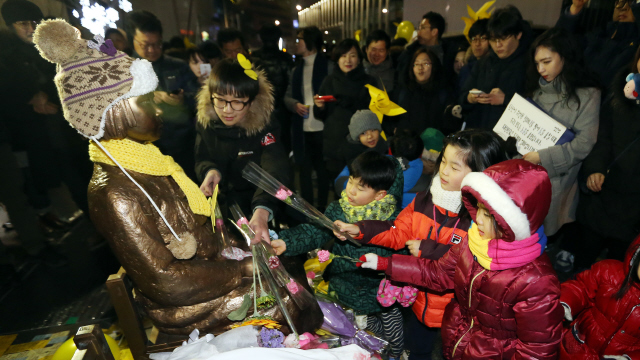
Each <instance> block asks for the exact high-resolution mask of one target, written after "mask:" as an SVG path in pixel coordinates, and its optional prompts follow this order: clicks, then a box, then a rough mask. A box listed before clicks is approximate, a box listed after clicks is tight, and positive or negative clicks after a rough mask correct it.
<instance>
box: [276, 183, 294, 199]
mask: <svg viewBox="0 0 640 360" xmlns="http://www.w3.org/2000/svg"><path fill="white" fill-rule="evenodd" d="M291 195H293V192H292V191H291V190H289V189H287V188H286V187H284V186H283V187H281V188H280V189H278V191H277V192H276V198H278V199H279V200H282V201H285V200H286V199H287V198H288V197H289V196H291Z"/></svg>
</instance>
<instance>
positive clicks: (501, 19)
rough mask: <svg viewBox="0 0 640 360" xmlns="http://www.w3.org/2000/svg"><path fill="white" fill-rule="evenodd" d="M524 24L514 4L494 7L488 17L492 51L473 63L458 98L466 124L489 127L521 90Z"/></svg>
mask: <svg viewBox="0 0 640 360" xmlns="http://www.w3.org/2000/svg"><path fill="white" fill-rule="evenodd" d="M525 24H526V23H525V22H524V21H523V20H522V16H521V15H520V13H519V11H518V10H517V9H516V8H515V7H505V8H501V9H498V10H496V11H495V12H494V13H493V15H492V16H491V19H490V20H489V24H488V30H489V44H490V46H491V48H492V50H493V51H492V52H491V53H490V54H489V55H487V56H486V57H485V58H483V59H482V60H480V61H478V64H477V65H475V66H474V68H473V71H472V72H471V76H470V77H469V79H468V80H467V82H466V83H465V85H464V86H463V87H462V90H461V91H460V98H459V99H458V100H459V103H460V104H461V105H462V109H463V114H464V120H465V121H466V123H467V125H466V126H467V127H470V128H480V129H486V130H492V129H493V127H494V126H495V124H496V123H497V122H498V120H499V119H500V116H502V113H503V112H504V109H505V108H506V107H507V104H509V101H511V98H512V97H513V95H514V94H515V93H516V92H520V93H521V92H522V91H523V90H524V83H525V65H526V61H527V60H526V52H527V49H528V48H529V42H530V39H531V29H530V28H529V27H528V24H526V25H525ZM470 91H473V92H474V93H471V92H470ZM479 92H482V93H479Z"/></svg>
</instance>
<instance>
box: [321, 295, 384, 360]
mask: <svg viewBox="0 0 640 360" xmlns="http://www.w3.org/2000/svg"><path fill="white" fill-rule="evenodd" d="M318 305H320V309H321V310H322V314H323V315H324V322H323V323H322V327H321V329H322V330H325V331H328V332H330V333H332V334H336V335H340V336H341V338H340V343H341V345H342V346H346V345H350V344H356V345H358V346H360V347H362V348H363V349H365V350H367V351H369V352H376V351H380V350H382V349H383V348H384V347H385V346H387V345H388V342H386V341H385V340H382V339H380V338H378V337H376V336H373V335H371V334H369V333H367V332H366V331H364V330H360V329H358V327H357V326H356V323H355V319H350V318H349V317H348V316H347V313H346V311H344V309H342V308H341V307H340V306H339V305H337V304H336V303H330V302H325V301H322V300H318Z"/></svg>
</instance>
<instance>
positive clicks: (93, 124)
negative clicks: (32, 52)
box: [33, 19, 158, 139]
mask: <svg viewBox="0 0 640 360" xmlns="http://www.w3.org/2000/svg"><path fill="white" fill-rule="evenodd" d="M33 42H34V43H35V45H36V48H37V49H38V50H39V51H40V55H42V57H43V58H45V59H47V60H49V61H50V62H52V63H55V64H57V65H58V66H57V68H58V74H57V75H56V77H55V79H54V82H55V84H56V87H57V88H58V94H59V96H60V100H61V102H62V109H63V112H64V117H65V119H67V121H68V122H69V123H70V124H71V126H72V127H73V128H75V129H76V130H77V131H78V132H79V133H80V134H82V135H84V136H85V137H94V138H96V139H100V138H101V137H102V136H103V135H104V122H105V115H106V113H107V110H109V109H110V108H111V107H112V106H113V105H115V104H116V103H118V102H119V101H121V100H124V99H128V98H131V97H134V96H140V95H144V94H147V93H149V92H151V91H154V90H155V89H156V87H157V86H158V78H157V77H156V74H155V72H154V71H153V67H152V66H151V63H150V62H148V61H147V60H143V59H135V60H134V59H133V58H131V57H129V56H127V55H126V54H125V53H123V52H121V51H117V50H116V48H115V47H114V46H113V43H112V42H111V40H107V41H104V39H103V38H102V37H101V36H99V35H97V36H96V37H95V41H91V40H89V41H87V40H82V39H81V38H80V32H79V31H78V30H77V29H76V28H74V27H73V26H71V25H70V24H69V23H67V22H66V21H64V20H61V19H55V20H45V21H43V22H42V23H40V25H38V27H36V30H35V33H34V34H33Z"/></svg>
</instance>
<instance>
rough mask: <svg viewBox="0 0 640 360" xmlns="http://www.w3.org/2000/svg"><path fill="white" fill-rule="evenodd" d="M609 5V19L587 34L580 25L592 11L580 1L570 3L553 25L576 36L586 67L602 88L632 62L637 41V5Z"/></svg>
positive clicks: (627, 1)
mask: <svg viewBox="0 0 640 360" xmlns="http://www.w3.org/2000/svg"><path fill="white" fill-rule="evenodd" d="M612 2H613V3H614V7H613V18H611V20H610V21H609V22H607V23H606V24H604V25H603V26H600V27H598V28H596V29H594V30H593V31H590V32H589V33H586V32H585V30H584V28H583V26H582V25H583V23H585V22H587V20H588V19H591V18H592V17H593V11H589V10H591V9H589V8H588V7H587V6H585V5H586V4H587V2H586V1H583V0H573V3H572V5H571V6H570V7H569V8H567V9H566V10H565V11H564V12H563V13H562V14H561V15H560V18H559V19H558V22H557V23H556V27H562V28H565V29H567V30H568V31H569V32H570V33H572V34H574V35H576V36H577V37H578V40H579V41H580V46H581V48H582V49H584V57H585V59H589V62H588V65H589V67H590V68H591V69H592V70H593V71H595V72H596V73H597V74H598V75H599V76H600V80H601V81H602V82H603V85H604V86H605V88H608V87H609V86H610V85H611V83H612V80H613V79H614V78H615V75H616V73H617V72H618V71H619V70H620V69H622V68H623V67H625V66H626V65H627V64H628V63H629V62H630V61H631V60H632V59H633V55H634V53H635V50H636V49H637V48H638V43H639V42H640V13H639V11H640V5H636V1H635V0H615V1H612Z"/></svg>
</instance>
